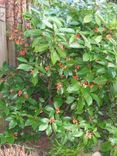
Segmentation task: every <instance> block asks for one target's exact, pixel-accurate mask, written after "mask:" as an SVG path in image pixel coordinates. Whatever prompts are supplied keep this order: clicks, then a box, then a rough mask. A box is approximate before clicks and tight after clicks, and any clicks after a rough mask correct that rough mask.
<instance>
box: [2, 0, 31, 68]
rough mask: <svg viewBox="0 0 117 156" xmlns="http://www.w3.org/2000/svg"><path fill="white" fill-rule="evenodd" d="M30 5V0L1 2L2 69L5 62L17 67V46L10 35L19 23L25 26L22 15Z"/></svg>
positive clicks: (5, 0) (4, 0)
mask: <svg viewBox="0 0 117 156" xmlns="http://www.w3.org/2000/svg"><path fill="white" fill-rule="evenodd" d="M28 4H29V1H28V0H0V67H1V66H2V64H3V62H4V61H7V62H8V63H9V65H11V66H15V65H16V51H15V45H14V42H13V41H12V40H11V39H10V37H8V33H11V32H12V31H13V29H15V28H16V27H17V23H20V24H23V18H22V13H23V12H24V11H25V10H26V9H27V8H28Z"/></svg>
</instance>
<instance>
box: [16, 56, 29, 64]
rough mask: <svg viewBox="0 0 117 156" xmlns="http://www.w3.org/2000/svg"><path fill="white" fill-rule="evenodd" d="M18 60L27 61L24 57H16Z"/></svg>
mask: <svg viewBox="0 0 117 156" xmlns="http://www.w3.org/2000/svg"><path fill="white" fill-rule="evenodd" d="M18 61H20V62H24V63H27V62H28V61H27V60H26V59H25V58H24V57H18Z"/></svg>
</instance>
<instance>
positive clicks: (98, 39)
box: [95, 35, 102, 44]
mask: <svg viewBox="0 0 117 156" xmlns="http://www.w3.org/2000/svg"><path fill="white" fill-rule="evenodd" d="M101 40H102V36H101V35H100V36H97V37H96V38H95V42H96V43H97V44H98V43H100V42H101Z"/></svg>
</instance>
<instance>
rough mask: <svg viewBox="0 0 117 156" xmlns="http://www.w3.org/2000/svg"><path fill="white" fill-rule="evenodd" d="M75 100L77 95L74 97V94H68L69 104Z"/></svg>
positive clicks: (67, 101)
mask: <svg viewBox="0 0 117 156" xmlns="http://www.w3.org/2000/svg"><path fill="white" fill-rule="evenodd" d="M74 100H75V97H73V96H68V97H67V100H66V103H67V104H71V103H73V101H74Z"/></svg>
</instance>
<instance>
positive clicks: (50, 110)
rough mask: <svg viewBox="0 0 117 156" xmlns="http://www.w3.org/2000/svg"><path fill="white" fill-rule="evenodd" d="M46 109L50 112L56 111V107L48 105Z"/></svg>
mask: <svg viewBox="0 0 117 156" xmlns="http://www.w3.org/2000/svg"><path fill="white" fill-rule="evenodd" d="M45 110H46V111H48V112H52V111H54V108H52V107H51V106H46V107H45Z"/></svg>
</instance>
